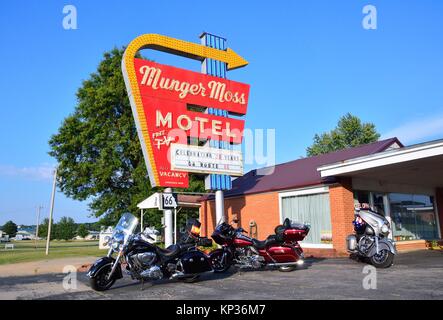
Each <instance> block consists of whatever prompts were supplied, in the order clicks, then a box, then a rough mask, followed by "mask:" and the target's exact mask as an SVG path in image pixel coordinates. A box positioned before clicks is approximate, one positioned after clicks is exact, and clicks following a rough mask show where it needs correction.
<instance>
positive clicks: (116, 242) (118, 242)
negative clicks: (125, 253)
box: [112, 232, 125, 251]
mask: <svg viewBox="0 0 443 320" xmlns="http://www.w3.org/2000/svg"><path fill="white" fill-rule="evenodd" d="M124 242H125V235H124V234H123V233H122V232H119V233H116V234H114V236H113V237H112V249H114V250H115V251H118V250H120V249H121V248H122V246H123V243H124Z"/></svg>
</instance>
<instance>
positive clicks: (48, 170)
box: [0, 163, 54, 180]
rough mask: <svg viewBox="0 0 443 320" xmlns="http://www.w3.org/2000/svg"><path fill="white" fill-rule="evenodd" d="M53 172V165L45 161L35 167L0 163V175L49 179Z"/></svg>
mask: <svg viewBox="0 0 443 320" xmlns="http://www.w3.org/2000/svg"><path fill="white" fill-rule="evenodd" d="M53 172H54V166H53V165H50V164H46V163H45V164H42V165H40V166H36V167H17V166H13V165H0V176H10V177H18V178H26V179H30V180H51V179H52V177H53Z"/></svg>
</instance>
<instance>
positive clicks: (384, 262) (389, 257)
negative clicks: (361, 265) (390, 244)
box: [369, 250, 394, 268]
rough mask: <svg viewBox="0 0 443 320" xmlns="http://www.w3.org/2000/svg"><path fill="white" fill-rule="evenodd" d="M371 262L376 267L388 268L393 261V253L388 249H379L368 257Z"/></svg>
mask: <svg viewBox="0 0 443 320" xmlns="http://www.w3.org/2000/svg"><path fill="white" fill-rule="evenodd" d="M369 260H370V262H371V264H372V265H373V266H374V267H376V268H389V267H390V266H392V264H393V263H394V254H393V253H392V252H391V251H389V250H381V251H380V252H379V253H378V254H374V255H373V256H372V257H370V258H369Z"/></svg>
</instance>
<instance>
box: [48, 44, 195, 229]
mask: <svg viewBox="0 0 443 320" xmlns="http://www.w3.org/2000/svg"><path fill="white" fill-rule="evenodd" d="M123 52H124V49H114V50H112V51H110V52H107V53H105V54H104V58H103V60H102V61H101V63H100V64H99V66H98V68H97V71H96V72H94V73H93V74H91V75H90V77H89V79H87V80H85V81H84V82H83V85H82V86H81V87H80V88H79V89H78V92H77V101H78V103H77V105H76V107H75V111H74V112H73V113H72V114H71V115H70V116H68V117H67V118H66V119H65V120H64V122H63V123H62V125H61V127H60V128H59V130H58V133H57V134H55V135H53V136H52V137H51V139H50V141H49V145H50V148H51V150H50V152H49V154H50V155H51V156H53V157H54V158H56V159H57V161H58V163H59V167H58V175H59V181H58V187H59V188H60V189H61V191H62V192H63V193H64V194H65V195H67V196H68V197H71V198H73V199H76V200H81V201H83V200H90V203H89V207H90V209H91V211H92V212H93V214H94V215H95V216H96V217H100V218H101V220H100V224H102V225H113V224H115V223H116V221H118V219H119V217H120V216H121V215H122V214H123V213H124V212H131V213H133V214H137V212H138V210H137V207H136V205H137V203H139V202H140V201H142V200H144V199H145V198H146V197H148V196H149V195H151V194H152V193H153V192H155V191H156V190H153V189H152V188H151V186H150V183H149V180H148V176H147V170H146V166H145V163H144V159H143V155H142V151H141V147H140V143H139V139H138V136H137V132H136V128H135V124H134V120H133V116H132V111H131V107H130V103H129V99H128V97H127V92H126V88H125V83H124V80H123V76H122V72H121V67H120V66H121V59H122V56H123ZM190 184H191V187H190V189H191V190H199V191H202V190H203V182H202V180H201V179H198V178H197V177H193V176H191V179H190ZM145 221H146V222H147V223H152V224H157V225H158V224H159V222H160V215H159V214H158V212H155V213H154V212H153V211H152V210H149V211H148V212H147V214H146V215H145Z"/></svg>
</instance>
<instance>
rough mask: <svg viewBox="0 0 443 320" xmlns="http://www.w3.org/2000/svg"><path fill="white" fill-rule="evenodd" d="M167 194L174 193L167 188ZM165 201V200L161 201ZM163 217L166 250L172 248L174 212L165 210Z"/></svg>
mask: <svg viewBox="0 0 443 320" xmlns="http://www.w3.org/2000/svg"><path fill="white" fill-rule="evenodd" d="M164 192H165V193H168V192H169V193H172V189H171V188H166V189H165V191H164ZM161 201H163V199H162V200H161ZM163 217H164V220H165V248H167V247H168V246H170V245H171V244H172V241H173V237H172V232H173V223H172V210H171V209H165V210H163Z"/></svg>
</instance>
